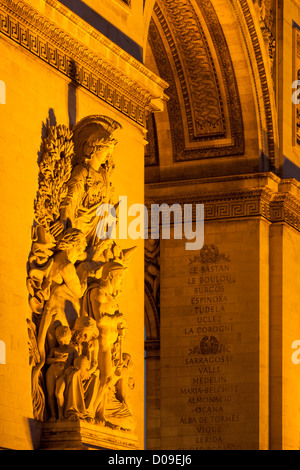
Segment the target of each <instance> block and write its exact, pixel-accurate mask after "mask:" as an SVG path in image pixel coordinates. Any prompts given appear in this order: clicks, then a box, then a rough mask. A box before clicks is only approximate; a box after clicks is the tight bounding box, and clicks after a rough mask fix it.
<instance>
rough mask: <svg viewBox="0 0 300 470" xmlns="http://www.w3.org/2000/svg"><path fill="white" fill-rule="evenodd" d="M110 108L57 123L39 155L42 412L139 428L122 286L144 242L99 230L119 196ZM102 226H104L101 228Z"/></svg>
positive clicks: (36, 321)
mask: <svg viewBox="0 0 300 470" xmlns="http://www.w3.org/2000/svg"><path fill="white" fill-rule="evenodd" d="M120 128H121V126H120V124H118V123H117V122H116V121H114V120H112V119H110V118H108V117H106V116H89V117H86V118H84V119H82V120H81V121H80V122H79V123H77V124H76V126H75V127H74V128H73V130H72V131H70V130H69V129H68V128H67V127H66V126H63V125H58V126H54V127H50V128H49V129H48V134H47V137H46V138H45V139H44V141H43V150H42V152H41V157H40V161H39V170H40V173H39V186H38V193H37V197H36V200H35V204H34V212H35V222H34V224H33V227H32V247H31V252H30V255H29V259H28V273H27V287H28V292H29V305H30V309H31V312H32V318H31V319H28V320H27V323H28V333H29V350H30V361H31V365H32V398H33V411H34V417H35V418H36V419H37V420H40V421H46V420H49V421H56V420H73V421H76V420H80V419H81V420H87V421H88V422H91V423H95V424H101V425H107V426H110V427H117V428H121V429H126V430H132V429H133V428H134V426H135V424H134V418H133V415H132V411H131V409H130V405H129V402H128V392H129V391H130V389H132V388H133V387H134V380H133V378H132V376H131V369H132V361H131V356H130V354H128V353H126V352H124V351H123V337H124V331H125V329H126V318H125V316H124V315H123V314H122V313H121V312H120V310H119V306H118V296H119V294H120V291H121V285H122V280H123V277H124V274H125V273H126V270H127V265H128V262H129V260H130V257H131V255H132V254H133V252H134V251H135V248H129V249H127V250H124V249H123V250H122V249H121V248H120V247H119V246H118V245H117V244H116V242H115V241H113V240H110V239H105V238H103V237H102V238H101V237H99V233H97V227H98V224H99V221H100V217H101V216H99V215H98V212H97V209H98V207H99V205H100V204H104V203H105V204H111V203H112V199H113V187H112V183H111V181H110V179H111V173H112V171H113V169H114V163H113V158H112V154H113V150H114V148H115V146H116V144H117V141H116V139H115V133H116V131H117V130H118V129H120ZM97 235H98V236H97Z"/></svg>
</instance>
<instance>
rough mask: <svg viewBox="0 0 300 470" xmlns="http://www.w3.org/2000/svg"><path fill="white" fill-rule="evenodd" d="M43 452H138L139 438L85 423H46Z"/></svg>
mask: <svg viewBox="0 0 300 470" xmlns="http://www.w3.org/2000/svg"><path fill="white" fill-rule="evenodd" d="M40 449H41V450H110V449H117V450H136V449H138V439H137V436H136V435H134V434H131V433H128V432H125V431H121V430H116V429H111V428H109V427H106V426H103V427H100V426H96V425H94V424H89V423H86V422H84V421H78V422H76V423H73V422H67V421H61V422H56V423H44V424H43V427H42V436H41V445H40Z"/></svg>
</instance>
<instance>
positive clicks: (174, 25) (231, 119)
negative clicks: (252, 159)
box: [146, 0, 245, 166]
mask: <svg viewBox="0 0 300 470" xmlns="http://www.w3.org/2000/svg"><path fill="white" fill-rule="evenodd" d="M197 3H198V6H199V12H200V13H199V12H198V11H197V12H196V10H195V8H194V6H193V4H192V3H191V2H190V1H189V0H164V1H159V2H157V3H156V5H155V7H154V15H153V19H152V21H151V23H150V29H149V43H150V46H151V48H152V52H153V55H154V58H155V61H156V64H157V67H158V70H159V73H160V75H161V76H162V77H163V78H164V79H165V80H166V81H167V82H168V83H169V89H168V96H169V98H170V100H169V101H168V103H167V109H168V115H169V120H170V127H171V136H172V143H173V153H174V157H173V158H174V161H175V162H181V161H190V160H198V159H204V158H211V157H223V156H233V155H241V154H243V153H244V151H245V142H244V126H243V116H242V110H241V103H240V99H239V92H238V87H237V82H236V77H235V72H234V68H233V64H232V61H231V56H230V52H229V49H228V46H227V43H226V39H225V36H224V33H223V30H222V27H221V25H220V22H219V20H218V16H217V14H216V12H215V10H214V8H213V5H212V3H211V1H210V0H201V1H199V2H197ZM203 24H206V26H207V28H208V31H209V33H208V34H209V35H210V39H211V41H212V43H213V44H214V49H215V51H216V56H215V57H214V58H213V56H212V53H211V51H210V48H209V46H208V41H207V38H206V36H205V34H206V33H204V29H203ZM221 82H222V84H223V89H224V96H223V94H222V92H221V86H220V83H221ZM204 83H205V86H204V85H203V84H204ZM225 116H227V118H225ZM150 137H151V135H150ZM150 142H151V144H152V145H154V144H155V142H154V141H153V139H152V141H150ZM155 161H156V164H157V162H158V157H156V159H152V161H151V164H149V163H150V162H149V161H146V166H153V165H154V164H155V163H154V162H155Z"/></svg>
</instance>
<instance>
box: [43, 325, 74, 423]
mask: <svg viewBox="0 0 300 470" xmlns="http://www.w3.org/2000/svg"><path fill="white" fill-rule="evenodd" d="M55 336H56V339H57V342H58V345H59V346H57V347H54V348H52V349H51V350H50V353H49V355H48V357H47V361H46V363H47V364H50V367H49V368H48V370H47V373H46V386H47V392H48V406H49V411H50V419H49V421H56V406H55V398H56V400H57V405H58V419H63V404H64V403H63V402H64V398H63V395H61V393H59V390H60V389H61V388H62V383H63V382H64V380H65V377H64V372H65V370H66V369H67V368H68V367H70V366H71V365H72V364H73V362H74V360H75V359H76V357H77V356H78V353H77V351H76V349H75V348H74V346H73V345H72V344H71V338H72V333H71V330H70V328H69V327H68V326H63V325H60V326H58V327H57V328H56V329H55Z"/></svg>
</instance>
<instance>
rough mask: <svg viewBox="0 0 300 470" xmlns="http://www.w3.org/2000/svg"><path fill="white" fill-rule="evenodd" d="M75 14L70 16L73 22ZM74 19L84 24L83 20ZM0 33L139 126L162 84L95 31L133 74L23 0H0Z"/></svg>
mask: <svg viewBox="0 0 300 470" xmlns="http://www.w3.org/2000/svg"><path fill="white" fill-rule="evenodd" d="M47 2H48V3H49V4H51V5H52V6H54V4H55V6H57V3H58V2H56V0H47ZM75 16H76V15H74V14H72V19H73V20H74V18H75ZM78 22H79V23H80V24H81V25H82V24H84V22H83V21H82V20H78ZM88 29H89V30H90V29H91V27H89V26H88ZM0 34H2V35H4V36H5V37H7V38H9V39H11V40H12V41H14V42H16V43H17V44H19V45H20V46H22V47H23V48H24V49H26V50H27V51H29V52H30V53H32V54H34V55H35V56H36V57H38V58H39V59H41V60H42V61H44V62H45V63H47V64H48V65H50V66H51V67H53V68H55V69H56V70H57V71H59V72H60V73H62V74H63V75H65V76H67V77H68V78H70V79H71V80H72V81H73V82H75V83H77V84H78V85H80V86H82V87H83V88H85V89H86V90H88V91H89V92H91V93H92V94H93V95H96V96H97V97H98V98H100V99H101V100H103V101H105V102H106V103H107V104H109V105H111V106H113V107H114V108H115V109H116V110H117V111H119V112H121V113H122V114H124V115H126V116H127V117H129V118H130V119H132V120H133V121H135V122H136V123H137V124H139V125H141V126H143V127H145V126H146V117H147V114H148V113H149V112H151V111H153V110H157V109H158V108H159V106H160V105H159V103H158V102H159V101H160V100H161V99H162V98H163V90H164V88H166V87H167V84H166V83H165V82H164V81H163V80H161V79H160V78H159V77H157V76H156V75H155V74H153V73H152V72H150V71H149V70H148V69H147V68H146V67H144V66H143V65H142V64H140V63H139V62H138V61H137V60H135V59H133V58H132V57H131V56H129V55H128V54H127V53H125V52H124V51H122V50H121V49H120V48H119V47H118V46H116V45H112V43H111V41H109V40H108V39H107V38H105V37H104V36H103V35H101V34H100V33H96V32H95V30H94V37H95V38H96V39H97V40H98V41H100V40H101V42H102V44H103V45H105V46H106V47H108V44H109V45H110V50H111V51H112V52H113V53H114V54H116V55H117V59H119V60H120V59H122V60H123V61H124V60H125V61H126V59H127V60H128V64H127V65H128V66H129V67H127V68H132V69H133V71H134V73H133V74H132V75H135V77H134V78H132V77H131V76H130V75H131V74H130V73H129V74H127V73H126V71H125V69H122V68H117V67H116V66H115V65H114V64H113V63H111V62H108V60H106V59H105V58H104V57H102V56H101V55H100V54H97V53H95V52H94V51H92V50H91V49H89V48H88V47H87V46H85V45H84V44H83V43H81V42H79V41H78V40H77V39H76V38H74V37H73V36H71V35H70V34H68V33H67V32H66V31H65V30H63V29H61V28H60V27H58V26H57V25H56V24H55V23H52V22H51V21H49V20H48V19H47V18H46V17H45V16H43V15H42V14H41V13H39V12H38V11H37V10H35V9H33V8H32V7H31V6H29V5H28V4H27V3H25V2H23V1H18V0H2V2H1V4H0ZM116 63H118V60H116ZM139 78H140V80H139ZM153 90H155V91H153Z"/></svg>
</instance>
